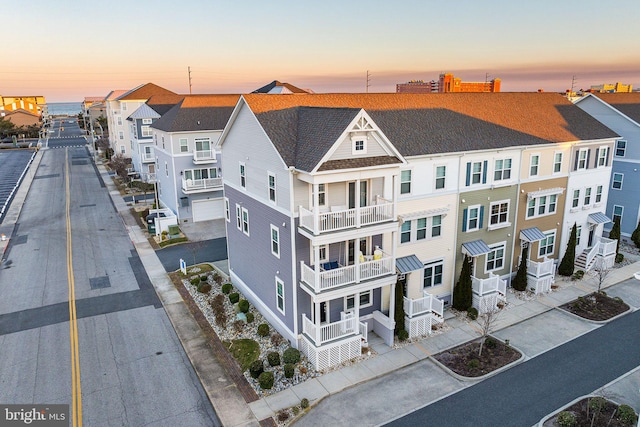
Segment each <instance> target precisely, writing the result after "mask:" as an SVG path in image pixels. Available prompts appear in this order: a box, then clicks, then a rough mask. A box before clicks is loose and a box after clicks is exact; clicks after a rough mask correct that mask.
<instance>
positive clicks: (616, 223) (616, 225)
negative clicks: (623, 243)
mask: <svg viewBox="0 0 640 427" xmlns="http://www.w3.org/2000/svg"><path fill="white" fill-rule="evenodd" d="M609 238H610V239H612V240H617V241H618V243H617V244H616V262H618V252H619V251H620V217H615V219H614V220H613V227H612V228H611V231H610V232H609Z"/></svg>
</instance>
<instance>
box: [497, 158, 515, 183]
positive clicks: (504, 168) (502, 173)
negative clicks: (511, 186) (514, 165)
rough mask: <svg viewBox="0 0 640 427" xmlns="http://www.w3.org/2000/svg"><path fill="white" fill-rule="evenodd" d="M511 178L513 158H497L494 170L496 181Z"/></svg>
mask: <svg viewBox="0 0 640 427" xmlns="http://www.w3.org/2000/svg"><path fill="white" fill-rule="evenodd" d="M510 178H511V159H499V160H496V168H495V171H494V172H493V179H494V180H495V181H502V180H506V179H510Z"/></svg>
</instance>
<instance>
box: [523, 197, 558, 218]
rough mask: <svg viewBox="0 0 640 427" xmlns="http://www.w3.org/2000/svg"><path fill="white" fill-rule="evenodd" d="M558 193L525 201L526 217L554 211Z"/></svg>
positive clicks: (548, 213) (549, 213)
mask: <svg viewBox="0 0 640 427" xmlns="http://www.w3.org/2000/svg"><path fill="white" fill-rule="evenodd" d="M557 202H558V195H557V194H552V195H550V196H540V197H534V198H532V199H531V200H529V202H527V219H528V218H534V217H538V216H544V215H551V214H553V213H555V212H556V207H557Z"/></svg>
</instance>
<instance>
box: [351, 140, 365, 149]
mask: <svg viewBox="0 0 640 427" xmlns="http://www.w3.org/2000/svg"><path fill="white" fill-rule="evenodd" d="M353 147H354V150H355V151H364V141H361V140H357V141H355V142H354V143H353Z"/></svg>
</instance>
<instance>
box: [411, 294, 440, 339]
mask: <svg viewBox="0 0 640 427" xmlns="http://www.w3.org/2000/svg"><path fill="white" fill-rule="evenodd" d="M423 295H424V296H423V297H422V298H418V299H409V298H407V297H404V306H403V307H404V314H405V319H404V326H405V330H406V331H407V332H408V333H409V338H416V337H421V336H425V335H429V334H431V330H432V329H431V327H432V326H433V324H434V323H442V322H444V313H443V312H444V302H442V301H440V300H439V299H438V298H437V297H436V296H435V295H431V294H430V293H428V292H424V294H423Z"/></svg>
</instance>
